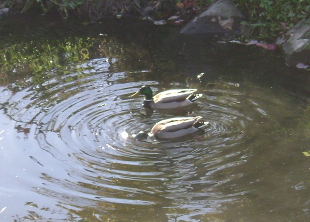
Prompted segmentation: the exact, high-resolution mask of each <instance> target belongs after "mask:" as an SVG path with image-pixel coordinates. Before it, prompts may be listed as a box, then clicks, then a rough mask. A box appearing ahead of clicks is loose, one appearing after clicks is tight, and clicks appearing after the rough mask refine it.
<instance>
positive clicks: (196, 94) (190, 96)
mask: <svg viewBox="0 0 310 222" xmlns="http://www.w3.org/2000/svg"><path fill="white" fill-rule="evenodd" d="M200 97H202V94H199V93H192V94H190V95H189V96H188V97H187V98H186V99H188V100H189V101H191V102H195V101H196V100H197V99H199V98H200Z"/></svg>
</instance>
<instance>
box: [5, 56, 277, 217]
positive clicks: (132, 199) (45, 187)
mask: <svg viewBox="0 0 310 222" xmlns="http://www.w3.org/2000/svg"><path fill="white" fill-rule="evenodd" d="M82 67H84V68H85V67H86V69H84V71H83V72H82V73H72V74H70V75H64V76H62V77H55V78H51V79H49V80H48V81H46V82H45V83H44V84H43V87H44V90H42V89H41V88H37V87H33V86H29V87H26V88H21V89H18V90H15V91H16V92H15V93H11V92H12V88H14V86H13V85H11V86H8V87H6V88H4V89H3V90H2V94H3V95H6V96H4V97H3V98H2V99H1V103H2V104H3V105H2V106H3V107H2V108H3V110H5V113H6V115H7V116H9V117H10V118H12V119H13V120H15V121H16V125H19V126H20V128H24V129H25V128H29V126H32V127H30V128H31V131H30V133H29V134H30V135H28V137H30V136H33V137H34V138H35V139H36V141H37V142H38V144H39V145H38V148H37V149H41V150H43V151H45V152H47V154H48V155H45V156H44V157H41V156H39V155H38V156H33V155H32V156H31V159H32V160H34V161H35V162H36V163H38V164H39V165H40V166H42V168H40V169H41V170H42V172H41V175H40V179H41V180H40V184H33V185H32V186H33V187H39V188H40V189H39V191H36V192H38V193H40V194H42V195H46V196H50V197H57V198H58V199H61V200H62V203H61V204H62V206H64V207H65V208H68V209H71V210H72V211H73V212H75V213H76V214H78V212H79V210H78V209H80V208H83V207H85V206H89V207H96V209H97V211H99V212H100V213H99V214H100V215H105V214H106V215H110V214H111V212H114V213H115V212H116V213H117V212H118V211H119V212H120V211H122V212H123V213H122V215H124V217H126V213H124V212H126V211H131V210H132V209H139V210H140V211H141V210H142V211H145V212H151V214H152V216H154V217H155V215H158V214H159V215H161V217H162V218H165V217H168V218H174V217H178V216H180V215H183V216H184V215H187V216H186V217H185V219H184V220H190V218H193V217H195V216H197V215H204V214H206V213H210V212H211V213H212V212H214V211H215V210H216V208H217V207H219V206H220V205H221V204H223V203H224V202H230V201H232V200H238V198H239V197H240V196H242V195H243V194H244V193H246V192H247V190H244V189H242V188H240V189H235V190H232V191H231V192H230V193H229V194H227V193H226V194H225V193H223V187H225V184H228V183H230V182H231V181H234V180H236V179H238V178H241V177H243V173H240V172H239V173H236V172H234V169H235V168H236V167H238V166H240V165H242V164H244V163H245V162H246V161H247V158H248V156H249V152H250V151H249V150H248V147H247V142H248V141H249V140H251V139H253V137H254V135H255V134H256V133H257V132H258V131H260V130H262V124H263V123H264V122H267V121H271V120H274V121H276V118H277V116H276V113H274V112H273V111H272V109H271V108H270V104H274V105H277V106H278V105H279V102H278V101H277V100H274V101H271V100H270V99H266V97H264V96H262V97H257V96H256V95H257V94H255V93H253V89H251V92H252V93H251V92H250V91H249V92H247V89H246V88H240V87H237V86H233V85H231V87H229V88H227V87H223V88H222V87H221V86H219V87H217V88H213V89H204V90H203V98H201V99H200V100H199V101H198V102H197V105H196V106H194V107H193V112H192V113H191V114H187V115H191V116H196V115H199V116H202V117H203V118H204V119H205V120H206V121H209V122H210V127H209V128H207V129H206V131H205V133H204V134H201V135H196V136H193V137H189V138H186V139H185V140H182V141H178V142H177V141H174V142H156V143H150V142H138V141H135V140H134V139H133V138H132V137H131V135H133V134H135V133H137V132H139V131H140V130H146V131H147V130H150V129H151V127H152V126H153V124H155V123H156V122H157V121H160V120H162V119H164V118H170V117H174V116H175V114H173V113H169V112H158V111H154V112H153V113H149V112H147V111H146V110H144V109H143V108H142V107H141V101H142V99H143V98H142V97H141V98H131V97H130V95H131V94H132V93H134V92H135V91H136V90H137V89H138V88H139V87H140V86H141V85H146V84H148V85H151V86H152V88H154V89H156V88H157V85H158V83H157V82H154V81H144V82H131V81H130V80H129V78H128V75H127V73H125V72H116V73H109V72H108V67H109V62H108V61H107V60H105V59H102V60H94V61H90V62H89V63H87V64H84V65H82ZM89 67H90V68H89ZM261 98H265V99H261ZM267 128H268V126H267ZM51 168H53V169H55V171H56V169H57V172H51V170H50V169H51ZM228 175H229V176H228ZM29 183H31V182H30V181H29ZM128 205H131V206H132V207H131V208H130V209H129V208H127V207H126V206H128ZM158 206H160V207H158ZM150 208H152V209H153V210H152V211H149V209H150ZM158 208H160V210H158ZM170 209H171V210H170ZM158 211H159V213H158ZM172 211H173V213H172ZM164 215H166V216H164ZM101 218H102V216H101ZM127 219H128V218H127Z"/></svg>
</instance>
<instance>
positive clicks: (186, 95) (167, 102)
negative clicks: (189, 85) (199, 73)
mask: <svg viewBox="0 0 310 222" xmlns="http://www.w3.org/2000/svg"><path fill="white" fill-rule="evenodd" d="M138 93H140V94H142V95H145V100H144V101H143V106H144V107H145V108H150V109H173V108H179V107H184V106H189V105H191V104H193V102H194V101H196V100H197V99H198V98H199V97H201V96H202V95H201V94H198V93H197V89H171V90H167V91H164V92H161V93H158V94H156V95H155V96H154V97H153V91H152V89H151V87H149V86H142V87H141V88H140V89H139V91H137V92H136V93H135V94H133V95H132V96H135V95H137V94H138Z"/></svg>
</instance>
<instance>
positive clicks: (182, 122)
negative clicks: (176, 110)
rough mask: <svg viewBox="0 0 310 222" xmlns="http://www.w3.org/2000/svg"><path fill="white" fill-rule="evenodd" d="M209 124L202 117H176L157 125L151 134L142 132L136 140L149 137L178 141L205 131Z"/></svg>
mask: <svg viewBox="0 0 310 222" xmlns="http://www.w3.org/2000/svg"><path fill="white" fill-rule="evenodd" d="M209 125H210V123H209V122H204V121H203V119H202V117H201V116H196V117H175V118H170V119H165V120H162V121H160V122H158V123H156V124H155V125H154V126H153V128H152V129H151V131H150V132H149V133H146V132H140V133H138V134H137V135H136V136H135V138H136V139H137V140H144V139H147V138H148V137H150V138H155V139H158V140H167V139H177V138H180V137H184V136H187V135H191V134H195V133H198V132H201V131H203V129H204V128H205V127H206V126H209Z"/></svg>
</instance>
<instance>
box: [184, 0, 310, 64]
mask: <svg viewBox="0 0 310 222" xmlns="http://www.w3.org/2000/svg"><path fill="white" fill-rule="evenodd" d="M245 19H246V18H245V17H244V15H243V14H242V13H241V12H240V11H239V9H238V8H237V7H236V5H235V4H234V2H233V1H231V0H219V1H217V2H216V3H214V4H212V5H211V6H210V7H209V8H208V9H207V10H206V11H204V12H203V13H201V14H199V15H198V16H196V17H194V18H193V19H192V20H191V21H190V22H189V23H187V24H186V25H185V26H184V27H183V29H182V30H181V33H182V34H187V35H204V36H205V38H207V39H212V40H214V39H215V40H217V41H225V42H229V41H230V42H235V43H239V44H245V45H257V46H259V47H262V48H265V49H267V50H275V49H276V48H277V47H279V48H281V50H282V51H283V53H284V55H285V59H286V64H287V65H289V66H296V67H297V68H302V69H307V68H309V66H310V46H309V41H310V39H309V38H310V19H308V20H303V21H300V22H299V23H298V24H296V25H295V26H294V27H293V28H292V29H289V30H288V31H287V32H286V33H285V34H282V35H281V36H279V37H278V38H277V39H276V40H275V41H274V42H271V43H265V42H259V41H256V40H251V41H248V42H240V41H236V38H238V37H240V36H241V35H246V33H247V27H245V26H244V25H243V23H242V21H244V20H245Z"/></svg>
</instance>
